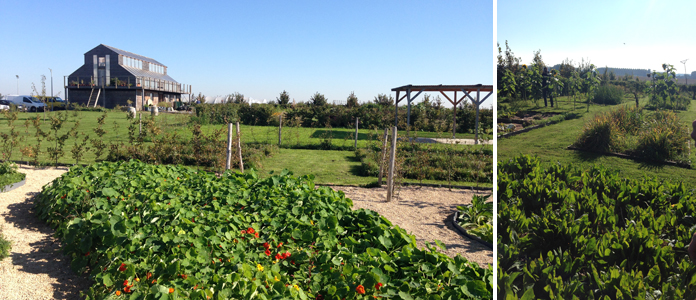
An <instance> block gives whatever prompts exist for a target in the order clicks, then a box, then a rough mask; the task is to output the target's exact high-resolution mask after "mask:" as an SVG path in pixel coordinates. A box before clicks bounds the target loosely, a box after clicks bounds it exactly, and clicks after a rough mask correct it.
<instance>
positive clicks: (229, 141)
mask: <svg viewBox="0 0 696 300" xmlns="http://www.w3.org/2000/svg"><path fill="white" fill-rule="evenodd" d="M232 126H233V125H232V123H229V124H227V163H226V164H225V170H229V169H230V168H231V166H232V130H233V128H232Z"/></svg>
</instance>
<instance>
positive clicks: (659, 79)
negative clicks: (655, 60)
mask: <svg viewBox="0 0 696 300" xmlns="http://www.w3.org/2000/svg"><path fill="white" fill-rule="evenodd" d="M662 69H663V70H664V72H655V71H653V72H652V85H651V86H650V89H649V90H650V92H651V93H652V94H651V95H650V102H649V103H648V106H649V107H650V108H653V109H659V108H662V109H675V110H686V109H687V108H688V107H689V105H690V104H691V101H689V99H688V98H685V97H684V98H685V99H686V100H687V101H682V100H681V98H682V97H679V96H678V93H679V88H678V87H677V73H676V70H675V69H674V66H672V65H670V64H662ZM668 101H669V104H668V103H667V102H668ZM675 102H676V103H675Z"/></svg>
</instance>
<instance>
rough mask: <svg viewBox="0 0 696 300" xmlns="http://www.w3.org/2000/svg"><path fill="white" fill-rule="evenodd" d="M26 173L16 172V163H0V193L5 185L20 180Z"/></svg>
mask: <svg viewBox="0 0 696 300" xmlns="http://www.w3.org/2000/svg"><path fill="white" fill-rule="evenodd" d="M26 176H27V175H26V174H24V173H19V172H17V165H15V164H13V163H10V162H8V161H5V162H3V163H0V193H2V192H4V189H5V187H6V186H8V185H10V184H13V183H17V182H20V181H22V180H24V178H26Z"/></svg>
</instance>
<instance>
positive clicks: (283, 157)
mask: <svg viewBox="0 0 696 300" xmlns="http://www.w3.org/2000/svg"><path fill="white" fill-rule="evenodd" d="M63 113H66V111H59V112H47V113H46V121H45V122H44V121H43V117H44V114H43V113H19V114H18V118H17V120H16V121H15V124H14V125H15V130H16V131H18V132H19V133H20V141H19V144H18V145H17V146H15V147H14V151H13V155H12V158H11V159H12V160H14V161H19V160H22V161H26V160H30V159H29V158H27V157H22V154H21V152H20V149H21V148H23V147H25V146H27V145H35V144H36V142H37V138H36V137H35V132H36V130H35V129H34V127H33V125H32V124H31V123H29V126H28V127H25V126H24V124H25V121H28V120H31V119H34V118H36V117H37V116H38V117H40V118H41V121H40V124H41V125H40V126H41V129H42V130H44V131H50V130H51V119H50V116H51V115H58V114H63ZM101 115H102V113H101V112H86V111H68V112H67V116H68V119H67V121H66V122H65V123H64V124H63V126H62V128H61V129H60V130H59V131H58V133H59V135H60V134H64V133H66V132H69V131H70V130H71V129H72V128H73V126H74V124H75V122H76V121H77V120H79V121H80V126H79V127H78V129H77V131H78V133H79V134H80V138H79V139H80V140H81V139H82V137H81V136H82V134H83V133H84V134H85V135H88V136H90V138H92V139H94V138H97V135H96V134H95V133H94V132H93V129H94V128H96V127H97V125H98V124H97V118H99V116H101ZM147 118H150V115H149V113H143V120H146V119H147ZM155 119H156V122H157V124H158V125H159V126H160V127H161V128H162V131H163V132H170V133H173V132H176V133H178V134H179V135H180V136H181V137H183V138H189V137H190V136H191V130H190V128H189V127H188V119H189V116H188V115H183V114H165V113H160V115H159V116H157V117H155ZM0 124H1V125H0V132H1V133H9V131H10V128H9V126H8V125H7V119H6V118H5V117H4V116H3V115H2V114H0ZM128 126H129V123H128V120H127V118H126V113H125V112H120V111H109V112H107V117H106V119H105V124H104V126H103V128H104V129H105V130H106V134H105V135H104V137H103V141H104V142H105V143H107V144H110V143H121V142H123V143H126V144H128V143H129V141H128ZM220 128H224V132H223V134H222V135H221V142H223V143H224V142H225V140H226V138H227V129H226V126H223V125H207V126H202V130H203V132H204V133H210V132H212V131H214V130H217V129H220ZM144 130H145V128H144ZM354 132H355V130H354V129H348V128H333V129H327V128H293V127H283V136H284V137H283V144H284V145H286V146H289V147H293V145H297V144H299V145H319V144H321V142H322V140H323V139H328V137H329V136H330V137H331V143H332V145H333V146H334V147H344V148H352V145H353V140H352V134H354ZM383 132H384V131H383V130H381V131H377V130H370V129H360V130H359V135H358V147H366V146H367V145H368V143H377V142H378V136H379V135H382V134H383ZM412 133H413V136H418V137H451V133H446V132H444V133H433V132H429V133H424V132H412ZM51 134H53V133H52V132H51ZM136 134H137V129H136ZM241 134H242V142H244V143H269V144H277V142H278V127H273V126H249V125H242V126H241ZM401 134H402V133H400V135H401ZM457 137H458V138H473V135H472V134H468V133H466V134H459V133H458V134H457ZM74 141H75V139H73V138H72V137H70V138H68V140H67V142H66V144H65V147H64V148H63V149H64V153H65V155H64V156H63V157H62V158H60V159H59V160H58V162H59V163H62V164H74V163H75V159H73V158H71V152H70V151H71V150H72V149H73V144H74ZM53 143H54V142H49V141H47V140H44V141H43V142H42V144H41V148H42V152H41V153H40V155H39V163H40V164H50V163H52V162H50V161H49V157H48V152H47V151H46V149H47V147H49V146H52V145H53ZM148 144H149V143H147V142H146V143H145V146H148ZM87 146H91V145H90V144H88V145H87ZM431 146H432V147H433V148H438V147H487V148H490V147H492V146H490V145H489V146H480V145H479V146H473V145H467V146H459V145H458V146H447V145H443V144H432V145H431ZM108 151H109V150H108V148H107V149H106V150H105V152H108ZM83 153H84V156H83V157H82V158H81V159H80V163H81V164H85V163H93V162H94V161H95V158H96V155H95V153H94V150H90V151H84V152H83ZM105 154H106V153H104V155H102V156H101V158H102V159H103V158H104V157H105V156H106V155H105ZM0 159H1V158H0ZM261 165H262V168H261V170H260V171H259V172H260V173H261V175H264V174H268V173H269V172H270V171H271V170H275V171H280V170H282V169H284V168H285V169H289V170H292V171H293V172H294V173H295V174H296V175H304V174H309V173H313V174H315V176H316V178H317V183H321V184H329V183H332V184H346V185H363V184H368V183H371V182H375V181H376V180H377V178H376V177H362V176H358V175H357V172H358V168H359V167H360V162H359V161H358V160H357V159H356V158H355V155H354V153H353V151H327V150H303V149H285V148H283V149H281V150H280V153H279V154H276V155H275V156H273V157H271V158H266V159H264V160H263V161H262V162H261ZM408 181H409V182H417V181H416V180H408ZM423 182H424V183H433V184H443V185H446V184H447V182H446V181H444V182H443V181H428V180H424V181H423ZM452 184H453V185H471V186H476V183H465V182H453V183H452ZM478 186H484V187H486V186H487V187H490V186H491V185H490V184H479V185H478Z"/></svg>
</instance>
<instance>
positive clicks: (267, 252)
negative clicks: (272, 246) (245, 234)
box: [263, 249, 271, 256]
mask: <svg viewBox="0 0 696 300" xmlns="http://www.w3.org/2000/svg"><path fill="white" fill-rule="evenodd" d="M263 253H266V255H268V256H271V250H268V249H266V251H264V252H263Z"/></svg>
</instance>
